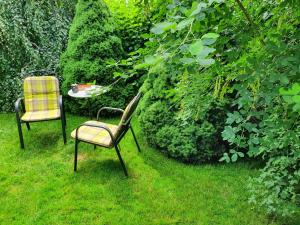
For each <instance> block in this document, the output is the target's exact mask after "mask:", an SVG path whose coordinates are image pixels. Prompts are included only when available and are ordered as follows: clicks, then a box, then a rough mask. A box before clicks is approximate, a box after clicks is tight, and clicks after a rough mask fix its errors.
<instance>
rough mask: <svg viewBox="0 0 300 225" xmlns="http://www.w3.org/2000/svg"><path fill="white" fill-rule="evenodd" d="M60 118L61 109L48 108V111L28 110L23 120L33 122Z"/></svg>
mask: <svg viewBox="0 0 300 225" xmlns="http://www.w3.org/2000/svg"><path fill="white" fill-rule="evenodd" d="M58 118H60V110H59V109H53V110H46V111H34V112H26V113H25V114H24V115H23V116H22V118H21V120H22V121H25V122H33V121H43V120H52V119H58Z"/></svg>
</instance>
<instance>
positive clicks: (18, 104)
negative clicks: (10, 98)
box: [15, 98, 24, 113]
mask: <svg viewBox="0 0 300 225" xmlns="http://www.w3.org/2000/svg"><path fill="white" fill-rule="evenodd" d="M23 100H24V99H23V98H18V99H17V101H16V102H15V112H16V113H19V109H20V105H21V106H22V111H23V112H24V109H23Z"/></svg>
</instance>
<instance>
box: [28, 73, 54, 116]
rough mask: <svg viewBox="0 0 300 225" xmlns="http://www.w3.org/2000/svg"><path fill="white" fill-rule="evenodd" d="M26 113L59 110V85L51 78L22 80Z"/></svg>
mask: <svg viewBox="0 0 300 225" xmlns="http://www.w3.org/2000/svg"><path fill="white" fill-rule="evenodd" d="M24 100H25V109H26V112H37V111H47V110H55V109H59V83H58V79H57V78H56V77H53V76H40V77H27V78H26V79H25V80H24Z"/></svg>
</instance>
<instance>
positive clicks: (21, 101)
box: [15, 95, 67, 149]
mask: <svg viewBox="0 0 300 225" xmlns="http://www.w3.org/2000/svg"><path fill="white" fill-rule="evenodd" d="M20 106H21V109H22V110H21V111H22V112H23V114H24V113H25V112H26V110H25V104H24V98H18V100H17V101H16V103H15V112H16V119H17V125H18V132H19V138H20V145H21V148H22V149H24V138H23V132H22V124H23V123H25V124H26V126H27V130H30V125H29V123H35V122H44V121H52V120H61V127H62V134H63V139H64V144H66V143H67V136H66V126H67V121H66V114H65V110H64V104H63V100H62V96H61V95H60V96H59V109H60V117H59V118H55V119H48V120H36V121H30V122H28V121H22V120H21V117H22V116H21V115H20Z"/></svg>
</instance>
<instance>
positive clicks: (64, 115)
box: [63, 106, 67, 127]
mask: <svg viewBox="0 0 300 225" xmlns="http://www.w3.org/2000/svg"><path fill="white" fill-rule="evenodd" d="M63 110H64V112H63V117H64V123H65V127H67V119H66V113H65V107H64V106H63Z"/></svg>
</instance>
